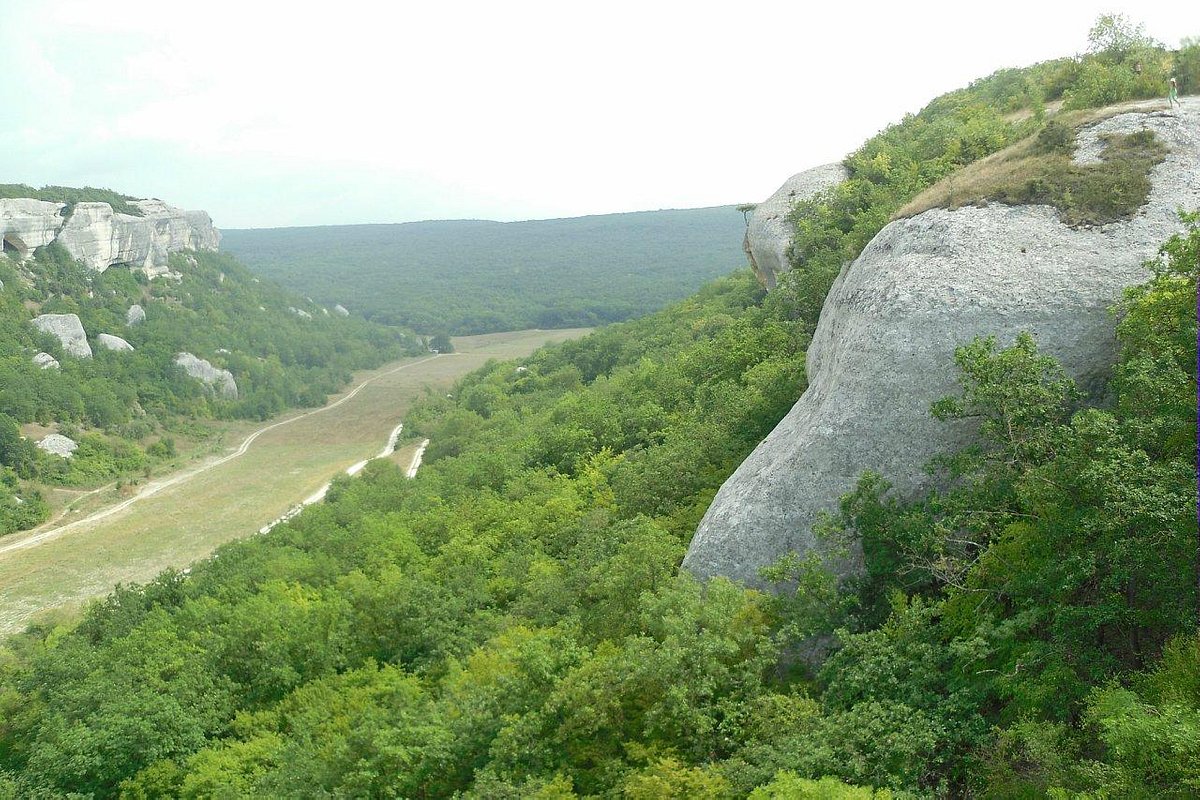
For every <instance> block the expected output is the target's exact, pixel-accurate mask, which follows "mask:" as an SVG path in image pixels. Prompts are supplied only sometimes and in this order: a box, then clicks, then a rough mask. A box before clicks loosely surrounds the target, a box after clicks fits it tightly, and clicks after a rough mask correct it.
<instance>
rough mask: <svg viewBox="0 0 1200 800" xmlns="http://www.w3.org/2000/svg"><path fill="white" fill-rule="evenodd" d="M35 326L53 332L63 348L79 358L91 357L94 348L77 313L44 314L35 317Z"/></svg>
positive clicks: (46, 331)
mask: <svg viewBox="0 0 1200 800" xmlns="http://www.w3.org/2000/svg"><path fill="white" fill-rule="evenodd" d="M33 324H34V326H35V327H36V328H37V329H38V330H40V331H44V332H45V333H49V334H53V335H54V336H57V337H58V341H59V342H61V343H62V347H63V350H64V351H65V352H66V353H67V354H68V355H72V356H75V357H77V358H91V357H92V348H91V345H89V344H88V340H87V333H86V332H85V331H84V330H83V323H82V322H80V321H79V317H78V316H77V315H75V314H42V315H41V316H39V317H34V319H33Z"/></svg>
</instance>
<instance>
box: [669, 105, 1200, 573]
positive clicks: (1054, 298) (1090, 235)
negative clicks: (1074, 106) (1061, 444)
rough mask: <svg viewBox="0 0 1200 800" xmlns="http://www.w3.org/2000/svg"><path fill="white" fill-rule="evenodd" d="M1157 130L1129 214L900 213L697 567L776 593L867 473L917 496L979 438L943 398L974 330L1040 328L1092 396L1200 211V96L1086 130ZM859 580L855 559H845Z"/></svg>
mask: <svg viewBox="0 0 1200 800" xmlns="http://www.w3.org/2000/svg"><path fill="white" fill-rule="evenodd" d="M1143 125H1144V126H1145V127H1148V128H1150V129H1152V130H1154V131H1155V132H1156V133H1157V134H1158V136H1159V137H1161V139H1162V140H1163V141H1165V142H1166V143H1167V144H1168V146H1169V147H1170V148H1171V152H1170V154H1169V155H1168V156H1167V159H1166V161H1165V162H1164V163H1162V164H1160V165H1158V166H1157V167H1155V168H1154V170H1153V173H1152V175H1151V178H1152V182H1153V189H1152V191H1151V194H1150V198H1149V201H1148V203H1147V205H1146V206H1144V207H1143V208H1142V210H1141V211H1140V212H1139V213H1138V214H1137V215H1136V216H1135V217H1134V218H1133V219H1131V220H1129V221H1126V222H1120V223H1114V224H1110V225H1105V226H1103V227H1099V228H1070V227H1067V226H1066V225H1064V224H1063V223H1062V222H1061V221H1060V220H1059V218H1058V213H1057V212H1056V210H1055V209H1052V208H1049V207H1046V206H1025V207H1009V206H1003V205H991V206H987V207H984V208H977V207H964V208H961V209H959V210H956V211H948V210H945V209H934V210H931V211H927V212H925V213H923V214H920V215H918V216H916V217H913V218H912V219H902V220H897V221H895V222H892V223H891V224H889V225H888V226H887V227H886V228H884V229H883V230H882V231H881V232H880V233H879V235H877V236H876V237H875V238H874V239H873V240H872V241H871V243H870V244H869V245H868V246H867V248H866V249H865V250H864V251H863V253H862V255H861V256H860V257H859V258H858V259H857V260H856V261H855V262H854V263H853V264H852V265H850V266H849V267H848V268H847V269H844V270H843V271H842V274H841V275H840V276H839V277H838V279H837V281H836V282H835V284H834V286H833V288H832V290H831V291H830V293H829V296H828V298H827V299H826V301H825V305H824V308H823V310H822V312H821V318H820V322H819V324H818V326H817V330H816V333H815V335H814V338H813V342H812V345H811V347H810V348H809V351H808V380H809V384H808V388H807V390H806V391H805V392H804V394H803V395H802V396H801V398H800V400H799V401H798V402H797V403H796V405H795V407H794V408H792V410H791V411H790V412H789V413H788V415H787V416H786V417H785V418H784V419H783V420H782V421H781V422H780V423H779V425H778V426H777V427H776V428H775V430H774V431H772V432H771V433H770V435H769V436H767V438H766V439H765V440H764V441H763V442H762V444H760V445H759V446H758V448H757V449H756V450H755V451H754V452H753V453H752V454H751V455H750V457H749V458H747V459H746V461H745V462H744V463H743V464H742V465H741V466H740V467H739V468H738V469H737V471H736V472H734V474H733V475H732V476H731V477H730V478H729V479H728V480H727V481H726V482H725V484H724V486H722V487H721V490H720V491H719V492H718V493H717V496H716V498H715V499H714V500H713V502H712V505H711V506H710V507H709V509H708V512H707V514H705V516H704V519H703V520H702V521H701V523H700V526H699V528H698V530H697V531H696V535H695V537H694V538H693V540H692V543H691V546H690V547H689V549H688V553H687V556H686V558H685V559H684V562H683V563H684V566H685V567H686V568H687V569H689V570H690V571H691V572H693V573H695V574H697V575H700V576H706V577H707V576H713V575H725V576H728V577H731V578H735V579H738V580H742V581H745V582H746V583H748V584H751V585H759V586H761V585H762V581H761V580H760V579H759V577H758V570H759V569H760V568H761V567H763V566H765V565H767V564H770V563H772V562H774V561H775V560H777V559H778V558H779V557H780V556H782V555H784V554H785V553H788V552H789V551H795V552H798V553H800V554H801V555H804V554H808V553H811V552H820V551H821V550H822V543H821V542H819V541H818V540H817V539H816V537H815V536H814V535H813V532H812V526H813V523H814V521H816V519H817V517H818V515H819V514H820V513H821V512H824V511H834V510H835V509H836V507H837V502H838V498H839V497H840V496H841V495H842V494H844V493H846V492H849V491H851V490H852V489H853V488H854V486H855V484H856V482H857V480H858V478H859V476H860V475H861V474H862V473H863V472H864V471H866V470H873V471H876V472H879V473H881V474H882V475H883V476H884V477H885V478H887V479H888V480H889V481H891V482H892V483H893V485H894V486H895V490H896V491H897V492H898V494H899V495H900V496H901V497H903V498H914V497H916V496H919V495H920V494H922V493H923V492H925V491H927V490H928V489H929V488H930V486H931V480H932V479H931V477H930V476H929V475H927V474H926V472H925V470H924V466H925V464H926V463H927V462H928V461H929V460H930V458H931V457H933V456H934V455H936V454H938V453H942V452H945V451H948V450H953V449H957V448H958V447H960V446H962V445H963V444H965V443H966V442H968V441H969V440H970V439H971V437H972V436H973V432H974V431H973V428H972V426H970V425H969V424H967V423H965V422H956V423H954V424H947V423H944V422H939V421H937V420H935V419H933V418H932V416H931V415H930V414H929V407H930V405H931V404H932V403H933V402H935V401H936V400H938V399H939V398H941V397H944V396H946V395H951V394H955V393H957V390H958V388H959V384H958V371H957V369H956V367H955V364H954V350H955V348H956V347H958V346H960V345H962V344H965V343H967V342H969V341H971V340H972V339H973V338H974V337H976V336H988V335H995V336H996V337H997V338H998V340H999V342H1000V343H1001V344H1002V345H1005V346H1007V345H1008V344H1010V343H1011V342H1012V341H1013V339H1014V338H1015V337H1016V336H1017V334H1018V333H1019V332H1021V331H1029V332H1030V333H1031V334H1033V336H1034V338H1035V339H1036V340H1037V343H1038V345H1039V347H1040V348H1041V349H1042V350H1043V352H1046V353H1048V354H1050V355H1052V356H1054V357H1055V358H1057V359H1059V360H1060V361H1061V362H1062V364H1063V366H1064V367H1065V368H1066V370H1067V371H1068V373H1069V374H1071V375H1072V376H1073V377H1075V378H1076V379H1078V380H1079V381H1081V383H1082V384H1083V386H1084V388H1085V389H1087V388H1096V385H1097V384H1098V383H1099V382H1100V381H1101V379H1102V378H1103V376H1104V375H1105V373H1106V372H1107V371H1108V370H1109V369H1110V368H1111V365H1112V363H1113V361H1114V358H1115V355H1116V339H1115V333H1114V328H1115V320H1114V319H1113V317H1112V316H1111V314H1110V313H1109V308H1110V307H1111V306H1112V305H1113V304H1114V302H1115V301H1117V300H1118V299H1119V297H1120V296H1121V293H1122V290H1123V289H1124V288H1125V287H1127V286H1130V285H1133V284H1137V283H1141V282H1143V281H1145V280H1147V279H1148V278H1149V272H1148V271H1147V270H1146V269H1145V267H1144V266H1143V265H1144V262H1145V261H1147V260H1148V259H1150V258H1152V257H1154V255H1155V254H1156V252H1157V250H1158V248H1159V246H1160V245H1161V244H1162V243H1163V242H1164V241H1165V240H1166V239H1167V238H1169V237H1170V236H1171V235H1172V234H1173V233H1175V232H1177V231H1179V230H1180V228H1181V223H1180V221H1179V218H1178V216H1177V210H1178V209H1180V208H1183V209H1193V208H1197V207H1200V99H1195V98H1187V99H1186V100H1185V103H1184V106H1183V108H1182V109H1181V110H1180V111H1179V112H1178V114H1176V115H1168V114H1163V113H1159V112H1139V113H1129V114H1122V115H1120V116H1117V117H1113V118H1111V119H1109V120H1106V121H1104V122H1101V123H1099V124H1097V125H1095V126H1094V128H1092V129H1090V130H1088V131H1086V132H1084V133H1083V134H1082V135H1081V139H1083V140H1084V142H1085V143H1086V141H1088V140H1089V139H1090V138H1094V137H1096V136H1098V135H1103V134H1105V133H1114V132H1130V131H1132V130H1138V129H1140V128H1141V127H1142V126H1143ZM833 566H834V567H835V569H836V570H839V571H843V573H844V572H846V571H852V570H853V569H855V568H856V565H855V564H853V563H849V564H834V565H833Z"/></svg>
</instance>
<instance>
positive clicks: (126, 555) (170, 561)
mask: <svg viewBox="0 0 1200 800" xmlns="http://www.w3.org/2000/svg"><path fill="white" fill-rule="evenodd" d="M585 332H586V331H585V330H582V329H575V330H557V331H521V332H516V333H507V334H489V335H486V336H478V337H464V338H461V339H455V340H454V345H455V350H456V351H457V352H456V353H455V354H454V355H446V356H442V357H439V358H436V359H434V360H431V361H426V362H425V363H423V364H420V365H418V366H414V367H412V368H409V369H404V370H401V371H395V370H396V368H397V367H399V366H403V365H404V364H406V363H412V362H413V361H416V360H418V359H405V360H404V361H399V362H394V363H393V364H389V365H387V366H384V367H381V368H379V369H377V370H372V371H369V372H362V373H359V374H357V375H356V376H355V381H354V385H355V386H357V385H358V384H359V383H361V382H362V381H363V380H366V379H369V378H372V377H374V378H376V379H375V380H374V381H373V382H372V383H371V384H369V385H368V386H367V387H366V388H364V389H363V390H362V391H360V392H359V393H358V394H357V395H355V396H354V398H353V399H352V400H350V401H348V402H346V403H343V404H342V405H341V406H338V407H337V408H334V409H331V410H329V411H328V412H322V413H320V414H315V415H312V416H308V417H304V418H303V419H297V421H296V422H294V423H291V424H288V425H284V426H281V427H279V428H276V429H273V430H271V431H268V432H267V433H264V434H263V435H262V436H260V437H259V438H258V439H257V440H256V441H255V442H254V444H253V446H251V448H250V449H249V450H248V451H247V452H246V454H245V455H243V456H242V457H240V458H236V459H233V460H231V461H228V462H226V463H225V464H222V465H221V466H220V467H217V468H215V469H212V470H210V471H208V472H204V473H202V474H200V475H197V476H196V477H195V478H193V479H192V480H190V481H188V482H187V483H184V484H181V485H178V486H175V487H173V488H171V489H168V490H164V491H163V492H161V493H160V494H157V495H154V496H152V497H149V498H146V499H145V500H142V501H141V502H139V503H137V504H135V505H133V506H130V507H129V508H128V509H125V510H124V511H121V512H120V513H118V514H115V515H113V516H111V517H108V518H105V519H102V520H98V521H96V522H95V523H92V524H89V525H86V526H83V527H81V528H79V529H76V530H73V531H70V532H67V533H65V534H64V535H62V536H60V537H58V538H54V539H49V540H47V541H44V542H42V543H41V544H39V545H38V546H36V547H30V548H26V549H19V550H10V551H7V552H0V632H12V631H14V630H17V629H19V628H20V627H22V626H23V625H24V624H26V623H27V622H28V621H29V620H30V618H31V617H33V616H34V615H35V614H38V613H39V612H43V611H45V610H47V609H53V608H59V607H66V608H67V609H74V608H78V607H79V606H80V605H82V604H83V603H84V602H85V601H87V600H88V599H90V598H93V597H97V596H100V595H103V594H105V593H107V592H109V591H111V590H112V588H113V586H114V585H116V584H117V583H119V582H122V583H129V582H143V581H146V580H148V579H150V578H152V577H154V576H155V575H157V574H158V573H159V572H161V571H162V570H163V569H166V568H167V567H184V566H186V565H187V564H189V563H191V562H193V561H195V560H197V559H199V558H203V557H204V556H206V555H208V554H209V553H211V552H212V551H213V550H214V549H215V548H216V547H217V546H218V545H220V544H223V543H225V542H228V541H230V540H233V539H237V538H240V537H243V536H247V535H251V534H253V533H254V532H255V531H257V530H258V529H259V528H260V527H261V526H262V525H264V524H266V523H267V522H270V521H271V520H273V519H275V518H277V517H279V516H280V515H281V514H283V512H285V511H286V510H287V509H289V508H290V507H291V506H292V505H293V504H295V503H297V502H299V501H300V500H301V499H303V498H304V497H307V496H308V495H310V494H312V492H314V491H315V490H316V489H317V488H318V487H320V486H321V485H322V484H324V483H325V482H326V481H328V480H329V479H330V478H331V477H333V476H334V475H336V474H338V473H339V472H340V471H342V470H344V469H345V468H346V467H348V466H350V465H351V464H353V463H354V462H356V461H358V460H360V459H362V458H367V457H369V456H373V455H374V454H376V453H378V452H379V449H380V447H382V446H383V443H384V441H385V440H386V438H387V436H388V434H389V433H390V432H391V430H392V428H393V427H395V425H396V423H397V422H398V421H400V420H402V419H403V418H404V414H405V412H407V410H408V409H409V408H410V407H411V406H412V404H413V402H414V401H415V400H417V399H418V398H419V397H421V396H422V394H423V392H424V390H425V387H427V386H428V387H433V388H434V389H443V390H444V389H445V388H447V387H449V386H450V385H451V384H453V383H454V382H455V381H456V380H458V379H459V378H461V377H462V376H464V375H466V374H467V373H468V372H470V371H472V370H474V369H476V368H478V367H480V366H482V365H483V364H484V363H485V362H487V361H488V360H489V359H493V358H495V359H507V358H517V357H520V356H524V355H527V354H529V353H531V352H533V351H534V350H535V349H537V348H538V347H540V346H541V345H543V344H546V343H548V342H555V341H563V340H565V339H569V338H574V337H577V336H580V335H582V334H583V333H585ZM342 396H344V395H339V396H338V397H337V398H333V400H337V399H339V398H340V397H342ZM285 418H286V417H285ZM258 427H261V426H258ZM248 430H249V429H245V428H239V429H238V433H239V434H241V433H244V432H248ZM243 438H244V437H243V436H241V435H238V436H229V435H227V436H225V437H224V440H225V442H226V443H227V445H236V444H237V443H240V442H241V441H242V439H243ZM409 457H410V458H411V451H410V454H409ZM96 499H97V500H100V499H103V500H104V501H105V504H106V505H107V504H110V503H112V502H113V501H115V500H116V499H117V498H116V497H115V496H113V495H106V496H105V497H104V498H96ZM89 505H93V504H89ZM84 515H85V514H84V512H82V511H81V512H80V514H77V515H74V516H75V517H76V518H80V517H82V516H84ZM20 538H21V534H13V535H12V536H6V537H4V538H3V539H0V547H2V546H4V545H6V544H8V543H10V542H13V541H16V540H19V539H20Z"/></svg>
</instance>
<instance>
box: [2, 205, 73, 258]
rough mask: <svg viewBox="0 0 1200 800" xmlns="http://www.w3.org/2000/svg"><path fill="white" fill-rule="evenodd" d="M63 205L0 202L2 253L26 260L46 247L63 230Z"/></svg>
mask: <svg viewBox="0 0 1200 800" xmlns="http://www.w3.org/2000/svg"><path fill="white" fill-rule="evenodd" d="M63 206H64V204H63V203H50V202H47V201H45V200H33V199H30V198H27V197H16V198H5V199H3V200H0V240H3V247H4V253H5V254H8V255H12V256H14V257H16V258H18V259H24V258H29V257H30V256H31V255H33V251H34V250H36V249H37V248H39V247H43V246H45V245H48V244H50V243H51V242H52V241H54V237H55V236H57V235H58V232H59V230H60V229H61V228H62V226H63V218H62V216H61V213H60V212H61V211H62V208H63Z"/></svg>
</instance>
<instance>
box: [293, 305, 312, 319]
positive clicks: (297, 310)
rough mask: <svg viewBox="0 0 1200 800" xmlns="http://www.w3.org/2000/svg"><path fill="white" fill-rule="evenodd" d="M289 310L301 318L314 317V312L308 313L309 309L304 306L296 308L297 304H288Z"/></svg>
mask: <svg viewBox="0 0 1200 800" xmlns="http://www.w3.org/2000/svg"><path fill="white" fill-rule="evenodd" d="M288 311H290V312H292V313H293V314H295V315H296V316H297V317H299V318H300V319H312V314H310V313H308V312H307V311H305V310H304V309H302V308H296V307H295V306H288Z"/></svg>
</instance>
